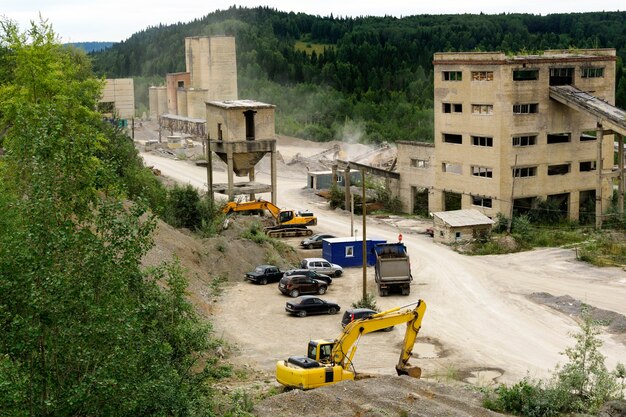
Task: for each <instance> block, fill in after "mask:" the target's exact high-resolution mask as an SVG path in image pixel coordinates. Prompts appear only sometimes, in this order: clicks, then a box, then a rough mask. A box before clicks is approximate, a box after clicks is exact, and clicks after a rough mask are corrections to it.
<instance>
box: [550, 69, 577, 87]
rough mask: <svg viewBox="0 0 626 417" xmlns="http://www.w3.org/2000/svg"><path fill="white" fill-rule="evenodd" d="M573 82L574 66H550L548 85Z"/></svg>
mask: <svg viewBox="0 0 626 417" xmlns="http://www.w3.org/2000/svg"><path fill="white" fill-rule="evenodd" d="M573 82H574V68H550V85H570V84H572V83H573Z"/></svg>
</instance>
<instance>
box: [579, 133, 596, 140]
mask: <svg viewBox="0 0 626 417" xmlns="http://www.w3.org/2000/svg"><path fill="white" fill-rule="evenodd" d="M588 140H596V131H595V130H588V131H586V132H582V133H581V134H580V141H581V142H585V141H588Z"/></svg>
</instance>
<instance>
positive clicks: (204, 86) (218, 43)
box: [148, 36, 238, 120]
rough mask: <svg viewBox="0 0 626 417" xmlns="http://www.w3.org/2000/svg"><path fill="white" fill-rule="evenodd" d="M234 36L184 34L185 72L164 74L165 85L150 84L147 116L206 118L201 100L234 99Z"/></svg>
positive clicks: (235, 92)
mask: <svg viewBox="0 0 626 417" xmlns="http://www.w3.org/2000/svg"><path fill="white" fill-rule="evenodd" d="M235 52H236V49H235V38H233V37H229V36H220V37H208V36H193V37H188V38H185V68H186V71H185V72H178V73H171V74H167V75H166V76H165V86H158V87H150V89H149V92H148V95H149V104H150V117H152V118H157V117H162V116H163V115H168V116H166V119H167V117H169V116H178V118H176V117H173V120H177V119H184V118H190V119H202V120H204V119H205V118H206V106H205V102H207V101H212V100H237V97H238V93H237V57H236V54H235Z"/></svg>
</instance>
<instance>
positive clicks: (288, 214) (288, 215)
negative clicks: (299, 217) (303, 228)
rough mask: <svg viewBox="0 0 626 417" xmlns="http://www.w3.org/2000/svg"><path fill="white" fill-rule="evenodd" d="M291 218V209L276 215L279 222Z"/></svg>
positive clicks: (282, 222)
mask: <svg viewBox="0 0 626 417" xmlns="http://www.w3.org/2000/svg"><path fill="white" fill-rule="evenodd" d="M291 219H293V211H291V210H285V211H281V212H280V214H279V215H278V223H279V224H285V223H287V222H288V221H291Z"/></svg>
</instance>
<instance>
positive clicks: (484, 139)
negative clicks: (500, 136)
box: [472, 136, 493, 147]
mask: <svg viewBox="0 0 626 417" xmlns="http://www.w3.org/2000/svg"><path fill="white" fill-rule="evenodd" d="M472 145H474V146H489V147H491V146H493V138H491V137H488V136H472Z"/></svg>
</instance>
